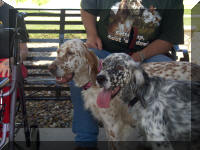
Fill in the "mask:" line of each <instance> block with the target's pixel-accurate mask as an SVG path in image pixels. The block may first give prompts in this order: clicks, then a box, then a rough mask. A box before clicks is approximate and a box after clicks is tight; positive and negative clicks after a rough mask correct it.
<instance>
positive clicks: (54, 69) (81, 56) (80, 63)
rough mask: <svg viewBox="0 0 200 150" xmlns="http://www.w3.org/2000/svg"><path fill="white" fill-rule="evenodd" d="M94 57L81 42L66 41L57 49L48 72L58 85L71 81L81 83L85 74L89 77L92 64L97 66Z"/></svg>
mask: <svg viewBox="0 0 200 150" xmlns="http://www.w3.org/2000/svg"><path fill="white" fill-rule="evenodd" d="M94 57H95V56H94V54H93V53H92V52H91V51H89V50H88V49H87V47H86V46H85V44H84V43H83V41H81V40H78V39H73V40H68V41H66V42H65V43H63V44H62V45H61V46H60V48H58V50H57V58H56V59H55V61H54V62H53V63H52V64H51V65H50V66H49V71H50V73H51V74H52V75H53V76H55V77H56V79H57V82H59V83H64V82H68V81H70V80H72V79H77V80H79V81H81V78H84V77H85V76H84V75H85V74H87V75H86V76H89V75H88V74H89V73H90V72H91V70H92V69H93V66H94V64H97V62H96V61H95V60H94V59H93V58H94ZM94 68H95V67H94ZM82 81H83V79H82ZM77 82H78V81H77ZM83 82H84V81H83ZM77 84H78V83H77ZM80 84H82V83H80Z"/></svg>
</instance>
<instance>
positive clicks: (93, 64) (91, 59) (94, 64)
mask: <svg viewBox="0 0 200 150" xmlns="http://www.w3.org/2000/svg"><path fill="white" fill-rule="evenodd" d="M85 56H86V59H87V60H88V65H89V69H88V71H89V73H90V74H91V76H92V81H94V82H95V83H96V75H97V73H98V59H97V56H96V55H95V54H94V53H93V52H92V51H90V50H88V49H87V52H86V54H85Z"/></svg>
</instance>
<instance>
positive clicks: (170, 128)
mask: <svg viewBox="0 0 200 150" xmlns="http://www.w3.org/2000/svg"><path fill="white" fill-rule="evenodd" d="M102 68H103V69H102V70H101V72H100V73H99V74H98V76H97V82H98V84H99V86H100V87H101V88H102V91H101V92H100V94H99V95H103V96H104V97H103V98H102V100H101V101H102V103H105V104H106V105H110V104H111V103H114V102H113V101H114V100H115V97H118V99H120V100H122V101H123V103H124V104H125V105H128V106H129V107H128V109H129V114H131V116H132V119H133V120H135V121H136V124H137V125H136V127H138V128H139V129H141V131H142V132H143V133H144V138H145V140H146V141H153V143H152V148H153V149H156V150H172V149H173V148H172V146H171V144H170V142H169V141H190V139H191V138H192V139H193V140H195V139H198V138H199V135H200V101H199V100H200V82H192V83H191V82H189V81H177V80H176V81H175V80H166V79H163V78H160V77H149V76H148V74H147V73H146V72H145V71H144V70H143V68H142V67H141V65H140V64H139V63H136V62H134V61H133V60H132V58H131V57H130V56H129V55H126V54H122V53H117V54H112V55H110V56H108V57H107V58H105V59H104V61H103V67H102ZM112 93H115V95H114V96H110V95H112ZM105 99H106V102H105ZM108 108H109V107H108ZM192 131H195V132H192ZM191 133H192V135H191ZM125 134H129V132H128V131H127V133H125ZM161 142H162V143H161Z"/></svg>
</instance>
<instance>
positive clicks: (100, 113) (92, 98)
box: [49, 39, 190, 145]
mask: <svg viewBox="0 0 200 150" xmlns="http://www.w3.org/2000/svg"><path fill="white" fill-rule="evenodd" d="M57 52H58V55H57V58H56V60H55V61H54V62H53V63H52V64H51V65H50V66H49V71H50V72H51V74H52V75H53V76H55V77H57V78H64V79H65V81H66V82H68V81H69V80H72V79H73V80H74V82H75V84H76V85H77V86H78V87H82V86H83V85H85V84H86V83H88V82H91V83H92V87H91V88H89V89H88V90H84V91H82V94H83V96H84V105H85V108H86V109H89V110H90V111H91V112H92V114H93V115H94V117H95V118H96V119H98V120H99V121H101V122H102V123H103V125H104V128H105V131H106V135H107V137H108V140H110V141H127V140H133V137H132V135H134V137H136V138H135V139H134V140H138V138H137V136H136V134H137V130H135V121H134V120H133V119H132V116H131V114H130V112H129V109H128V106H127V105H123V101H122V100H120V97H118V96H116V97H114V99H115V100H113V101H111V104H110V107H109V108H107V109H104V108H99V107H98V106H97V103H96V99H97V96H98V94H99V92H100V91H101V90H102V88H99V86H97V85H96V76H97V70H98V69H97V68H98V64H99V59H98V58H97V56H96V55H94V53H93V52H91V51H89V50H88V49H87V47H86V46H85V45H84V43H83V42H82V41H81V40H78V39H73V40H68V41H66V42H65V43H63V44H62V45H61V47H59V48H58V50H57ZM159 64H160V63H149V64H147V65H146V66H145V67H147V69H148V71H151V70H153V69H154V66H155V65H157V66H159ZM166 64H168V63H166ZM180 65H182V64H180ZM104 66H105V65H104ZM161 66H162V67H160V70H161V71H163V72H162V75H164V76H165V72H164V70H163V69H164V68H165V67H164V65H163V64H162V63H161ZM177 66H178V65H177ZM186 67H187V68H188V67H190V65H186ZM175 68H177V67H175ZM117 69H120V68H117ZM170 69H174V68H170ZM188 70H189V69H188ZM148 71H147V72H148ZM179 71H181V70H178V69H176V70H175V72H174V73H171V74H169V76H168V77H171V78H175V77H176V73H177V72H179ZM72 74H73V76H72ZM120 74H123V72H120ZM151 74H152V75H157V76H160V75H161V74H160V73H158V72H156V71H155V73H151ZM69 76H70V77H69ZM124 76H130V74H129V73H127V74H124ZM189 76H190V71H189V72H188V74H186V75H185V74H183V75H182V77H181V79H184V80H187V79H188V78H189ZM113 80H116V81H117V80H118V79H117V78H116V79H113ZM125 83H127V82H126V81H123V82H121V83H120V84H122V85H123V84H125ZM115 84H118V82H115ZM113 86H114V85H113ZM124 116H126V117H124ZM127 133H130V134H127ZM138 136H139V134H138ZM114 145H115V144H114Z"/></svg>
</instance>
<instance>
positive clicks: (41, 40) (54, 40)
mask: <svg viewBox="0 0 200 150" xmlns="http://www.w3.org/2000/svg"><path fill="white" fill-rule="evenodd" d="M29 42H41V43H59V39H29Z"/></svg>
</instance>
